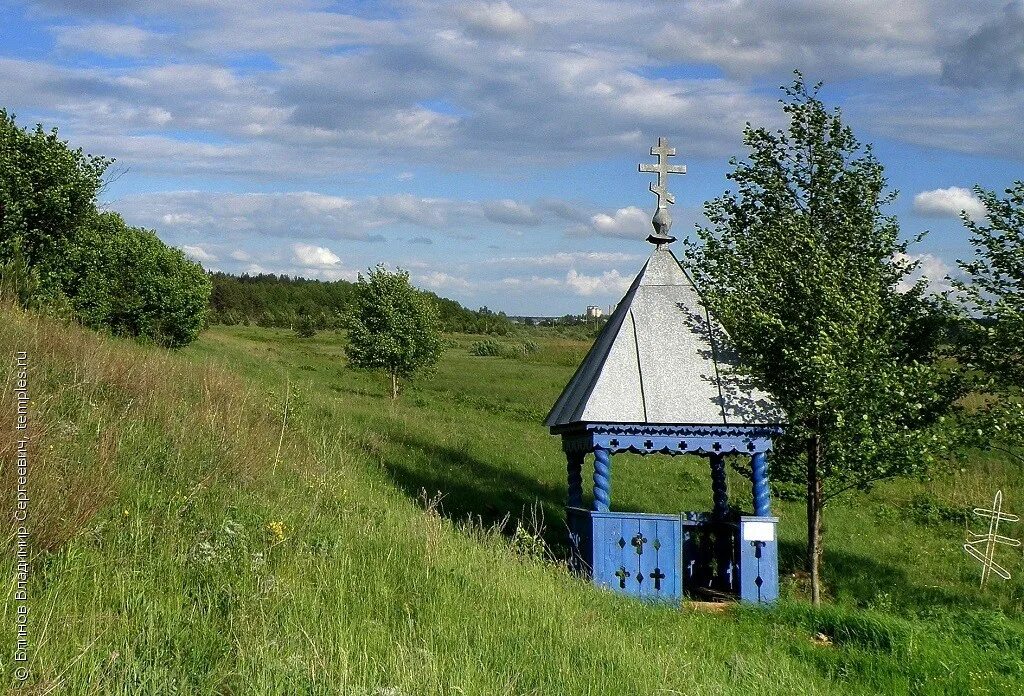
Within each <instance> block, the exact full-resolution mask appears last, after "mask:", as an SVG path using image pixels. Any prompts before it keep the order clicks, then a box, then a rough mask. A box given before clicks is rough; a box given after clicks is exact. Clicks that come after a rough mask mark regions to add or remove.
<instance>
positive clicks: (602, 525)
mask: <svg viewBox="0 0 1024 696" xmlns="http://www.w3.org/2000/svg"><path fill="white" fill-rule="evenodd" d="M592 514H593V522H594V555H595V559H594V583H595V584H597V585H600V586H602V587H607V588H608V589H610V590H613V591H615V592H620V593H622V594H628V595H632V596H634V597H641V598H644V599H655V600H657V599H662V600H676V599H678V598H680V597H681V596H682V567H681V559H682V553H681V551H682V544H681V531H682V527H681V524H680V520H679V518H678V517H676V516H669V515H643V514H639V513H616V512H607V513H592Z"/></svg>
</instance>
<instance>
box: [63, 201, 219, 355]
mask: <svg viewBox="0 0 1024 696" xmlns="http://www.w3.org/2000/svg"><path fill="white" fill-rule="evenodd" d="M57 249H58V250H59V253H58V254H57V257H58V258H60V259H61V260H62V263H61V264H60V266H59V267H58V268H56V269H55V270H54V271H53V272H52V278H54V279H55V281H56V284H57V286H58V287H59V288H60V289H61V291H62V292H63V293H64V294H65V296H66V297H67V298H68V302H69V304H70V305H71V307H72V309H73V310H74V312H75V315H76V316H77V317H78V319H79V321H81V322H82V323H83V324H85V325H86V326H90V327H92V328H95V329H101V328H103V329H107V330H109V331H110V332H111V333H113V334H114V335H120V336H137V337H141V338H147V339H150V340H153V341H154V342H156V343H159V344H160V345H164V346H167V347H170V348H177V347H180V346H183V345H186V344H188V343H191V342H192V341H193V340H195V338H196V336H198V335H199V331H200V330H201V329H202V327H203V323H204V318H205V315H206V309H207V305H208V303H209V298H210V289H211V282H210V278H209V276H207V274H206V272H205V271H204V270H203V267H202V266H200V265H199V264H197V263H195V262H193V261H190V260H189V259H188V258H187V257H186V256H185V255H184V254H183V253H182V252H181V250H179V249H175V248H173V247H169V246H167V245H166V244H164V243H163V242H162V241H161V240H160V238H159V237H157V236H156V234H155V233H154V232H151V231H150V230H146V229H142V228H138V227H130V226H129V225H127V224H125V222H124V220H123V219H122V218H121V216H120V215H118V214H117V213H110V212H105V213H99V214H96V215H94V216H93V218H92V220H91V221H90V222H89V223H87V224H85V225H83V227H82V228H81V229H80V230H79V231H78V232H77V233H76V234H75V235H74V236H71V237H68V238H66V239H65V240H62V242H61V243H60V244H59V245H58V246H57Z"/></svg>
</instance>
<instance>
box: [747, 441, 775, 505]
mask: <svg viewBox="0 0 1024 696" xmlns="http://www.w3.org/2000/svg"><path fill="white" fill-rule="evenodd" d="M750 464H751V469H752V470H753V473H752V478H753V483H754V515H756V516H757V517H768V516H770V515H771V514H772V499H771V491H770V490H769V488H768V455H766V454H765V453H764V452H756V453H755V454H754V455H753V456H752V457H751V461H750Z"/></svg>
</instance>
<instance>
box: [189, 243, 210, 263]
mask: <svg viewBox="0 0 1024 696" xmlns="http://www.w3.org/2000/svg"><path fill="white" fill-rule="evenodd" d="M181 250H182V251H184V252H185V255H186V256H188V257H189V258H191V259H192V260H194V261H199V262H200V263H204V262H209V261H216V260H217V257H216V256H214V255H213V254H211V253H210V252H208V251H207V250H206V249H204V248H203V247H201V246H199V245H197V244H196V245H193V244H184V245H182V247H181Z"/></svg>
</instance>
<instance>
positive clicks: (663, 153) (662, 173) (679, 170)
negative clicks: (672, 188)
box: [640, 138, 686, 246]
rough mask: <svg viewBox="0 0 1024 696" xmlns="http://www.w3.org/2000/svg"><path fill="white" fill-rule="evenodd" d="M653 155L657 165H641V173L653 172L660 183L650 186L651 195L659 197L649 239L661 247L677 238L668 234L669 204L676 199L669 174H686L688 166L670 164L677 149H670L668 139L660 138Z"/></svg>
mask: <svg viewBox="0 0 1024 696" xmlns="http://www.w3.org/2000/svg"><path fill="white" fill-rule="evenodd" d="M651 154H652V155H654V156H655V157H657V158H658V162H657V164H650V163H641V164H640V171H641V172H651V173H654V174H657V175H658V183H657V184H654V183H652V184H651V185H650V188H651V193H653V194H654V195H656V196H657V197H658V209H657V210H655V211H654V217H653V218H651V224H652V225H654V233H653V234H651V235H650V236H649V237H647V241H648V242H650V243H651V244H655V245H657V246H661V245H662V244H671V243H672V242H674V241H676V238H675V237H673V236H672V235H670V234H669V233H668V231H669V229H671V227H672V216H671V215H669V212H668V204H669V203H675V202H676V198H675V196H673V195H672V194H671V193H669V191H668V175H669V174H685V173H686V166H685V165H682V164H669V163H668V159H667V158H669V157H674V156H675V154H676V149H675V148H674V147H669V144H668V140H667V139H666V138H658V144H657V145H655V146H654V147H652V148H651Z"/></svg>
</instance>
